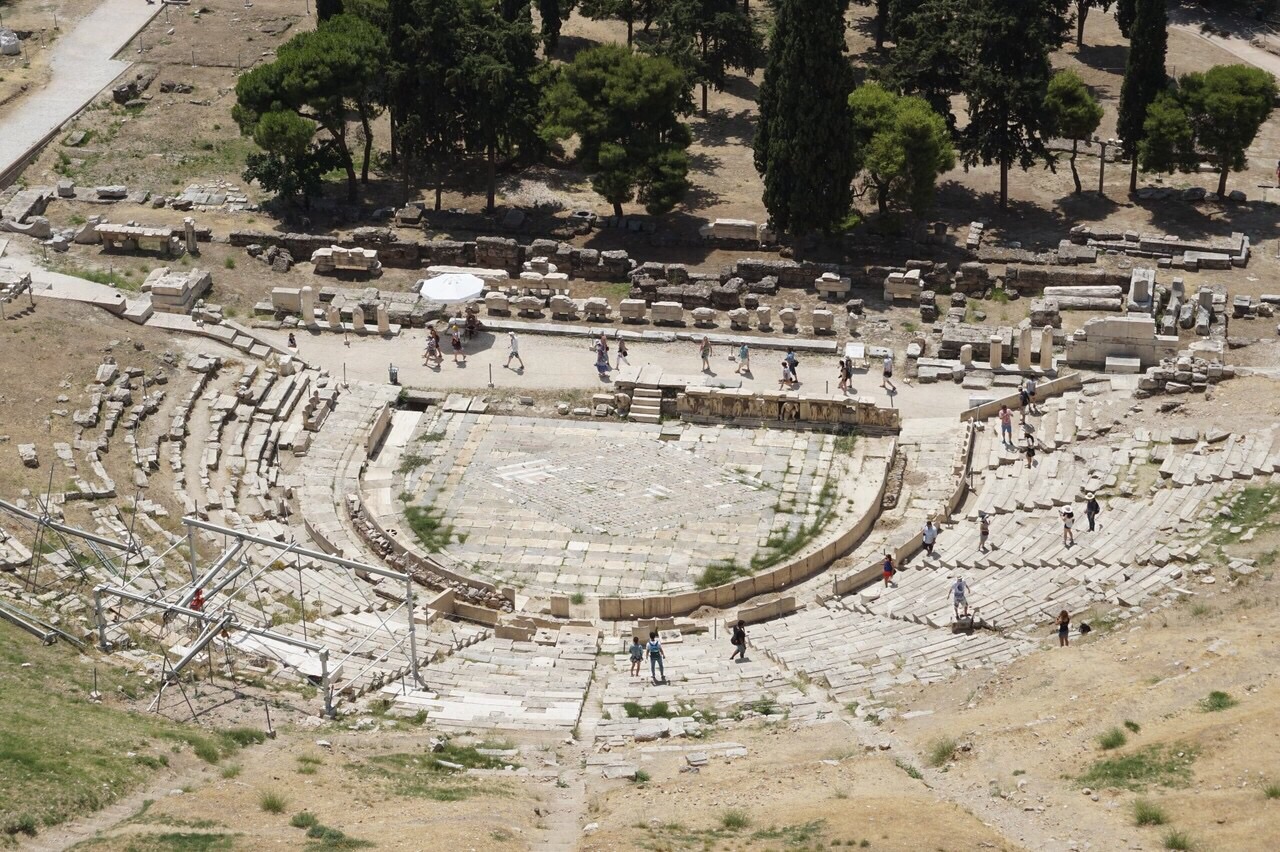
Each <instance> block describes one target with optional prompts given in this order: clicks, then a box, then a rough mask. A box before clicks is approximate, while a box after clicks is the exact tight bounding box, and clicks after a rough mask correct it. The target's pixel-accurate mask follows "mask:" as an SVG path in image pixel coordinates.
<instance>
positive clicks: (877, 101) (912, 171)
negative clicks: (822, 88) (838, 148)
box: [849, 83, 956, 213]
mask: <svg viewBox="0 0 1280 852" xmlns="http://www.w3.org/2000/svg"><path fill="white" fill-rule="evenodd" d="M849 110H850V112H851V113H852V115H853V128H854V147H855V151H856V161H857V163H858V165H859V166H860V170H861V171H862V172H864V173H865V174H866V176H867V182H868V184H869V186H870V187H871V188H873V189H874V190H875V199H876V206H877V207H878V208H879V210H880V212H881V213H884V212H887V211H888V210H889V209H890V207H900V208H905V209H908V210H910V211H912V212H913V213H920V212H922V211H924V210H927V209H928V208H929V207H931V206H932V204H933V193H934V187H935V184H936V183H937V179H938V176H939V175H941V174H942V173H944V172H946V171H949V170H951V169H953V168H955V165H956V153H955V149H954V148H953V147H952V144H951V133H950V131H948V130H947V122H946V120H945V119H944V118H943V117H942V116H940V115H938V113H937V112H935V111H934V110H933V108H932V107H930V106H929V104H928V102H926V101H925V100H924V99H923V98H919V97H914V96H902V95H897V94H894V93H893V92H890V91H888V90H887V89H884V88H882V87H881V86H879V85H877V84H875V83H867V84H864V85H862V86H859V87H858V88H857V89H854V91H853V93H852V94H851V95H849Z"/></svg>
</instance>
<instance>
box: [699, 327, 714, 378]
mask: <svg viewBox="0 0 1280 852" xmlns="http://www.w3.org/2000/svg"><path fill="white" fill-rule="evenodd" d="M698 355H699V356H701V358H702V372H704V373H710V372H711V341H710V340H708V339H707V336H706V335H705V334H704V335H702V342H701V343H700V344H698Z"/></svg>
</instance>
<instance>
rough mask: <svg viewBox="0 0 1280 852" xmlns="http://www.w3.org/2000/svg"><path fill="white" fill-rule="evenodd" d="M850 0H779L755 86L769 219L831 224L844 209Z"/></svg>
mask: <svg viewBox="0 0 1280 852" xmlns="http://www.w3.org/2000/svg"><path fill="white" fill-rule="evenodd" d="M847 3H848V0H777V4H776V6H775V18H774V25H773V34H772V36H771V37H770V39H769V60H768V63H767V64H766V66H765V71H764V83H763V84H762V85H761V86H760V123H759V124H758V125H757V127H756V138H755V162H756V171H758V172H759V173H760V175H761V177H763V178H764V206H765V209H766V210H768V211H769V217H770V219H771V221H772V222H773V226H774V227H775V228H777V229H779V230H780V231H785V232H787V233H791V234H807V233H809V232H811V231H814V230H822V231H827V232H830V231H831V230H832V229H833V228H834V227H835V226H836V225H838V224H839V223H840V221H841V220H842V219H843V218H844V217H845V215H846V214H847V213H848V212H849V207H850V205H851V204H852V202H853V196H852V192H853V178H854V176H855V175H856V174H857V169H856V163H855V162H854V160H855V158H854V157H853V154H852V146H853V119H852V117H851V115H850V114H849V109H848V105H847V99H848V97H849V93H850V92H851V91H853V70H852V68H851V67H850V66H849V61H848V60H847V59H846V58H845V55H844V53H845V45H844V13H845V9H846V8H847Z"/></svg>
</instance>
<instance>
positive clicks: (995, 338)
mask: <svg viewBox="0 0 1280 852" xmlns="http://www.w3.org/2000/svg"><path fill="white" fill-rule="evenodd" d="M988 344H989V345H990V347H991V357H990V360H989V361H988V364H989V365H990V367H991V369H993V370H999V369H1000V356H1001V355H1002V354H1004V353H1003V352H1001V350H1002V349H1003V348H1004V341H1003V340H1001V339H1000V335H998V334H993V335H991V338H990V339H989V340H988Z"/></svg>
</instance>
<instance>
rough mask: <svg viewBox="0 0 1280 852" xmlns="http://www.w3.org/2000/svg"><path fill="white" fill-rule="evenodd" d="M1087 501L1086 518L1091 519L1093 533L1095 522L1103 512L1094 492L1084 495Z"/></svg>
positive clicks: (1090, 529)
mask: <svg viewBox="0 0 1280 852" xmlns="http://www.w3.org/2000/svg"><path fill="white" fill-rule="evenodd" d="M1084 497H1085V500H1086V501H1087V502H1086V503H1085V504H1084V516H1085V517H1086V518H1088V519H1089V532H1093V522H1094V520H1095V519H1096V518H1097V517H1098V513H1099V512H1101V511H1102V507H1101V506H1099V505H1098V497H1097V495H1096V494H1094V493H1093V492H1092V491H1090V492H1089V493H1088V494H1086V495H1084Z"/></svg>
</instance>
